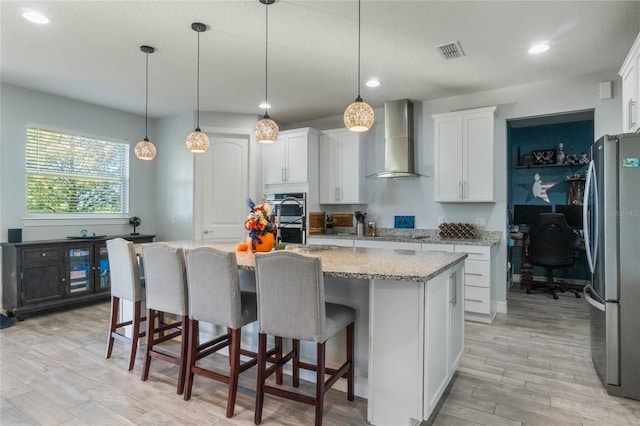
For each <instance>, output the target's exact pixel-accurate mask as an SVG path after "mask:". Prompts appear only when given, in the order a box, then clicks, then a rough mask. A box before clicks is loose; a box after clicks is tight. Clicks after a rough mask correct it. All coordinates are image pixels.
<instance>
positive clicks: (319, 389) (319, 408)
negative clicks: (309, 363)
mask: <svg viewBox="0 0 640 426" xmlns="http://www.w3.org/2000/svg"><path fill="white" fill-rule="evenodd" d="M317 353H318V354H317V359H318V364H317V366H316V373H317V374H316V422H315V424H316V426H321V425H322V412H323V411H324V391H325V390H324V375H325V374H324V369H325V356H324V355H325V350H324V343H318V345H317Z"/></svg>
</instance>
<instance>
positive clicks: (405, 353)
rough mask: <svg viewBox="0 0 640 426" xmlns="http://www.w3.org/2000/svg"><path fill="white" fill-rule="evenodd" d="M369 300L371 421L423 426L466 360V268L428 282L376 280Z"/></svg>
mask: <svg viewBox="0 0 640 426" xmlns="http://www.w3.org/2000/svg"><path fill="white" fill-rule="evenodd" d="M369 295H370V296H369V297H370V300H369V315H371V318H370V330H369V331H370V333H375V335H376V339H375V340H373V341H370V345H371V346H370V353H371V357H370V359H369V392H370V394H369V413H368V418H369V421H370V422H371V424H375V425H401V424H419V423H420V422H421V421H424V420H426V419H428V418H429V416H430V415H431V414H432V413H433V410H434V409H435V407H436V405H437V403H438V401H439V400H440V398H441V396H442V395H443V393H444V391H445V390H446V388H447V386H448V384H449V383H450V382H451V379H452V378H453V374H454V373H455V371H456V369H457V368H458V366H459V364H460V360H461V359H462V354H463V350H464V308H463V306H464V304H463V297H464V264H463V263H462V262H460V263H458V264H457V265H454V266H452V267H451V268H449V269H448V270H445V271H443V272H442V273H440V274H439V275H437V276H435V277H433V278H432V279H430V280H429V281H428V282H426V283H424V282H411V281H387V280H372V282H371V283H370V291H369ZM416 336H419V337H418V338H416Z"/></svg>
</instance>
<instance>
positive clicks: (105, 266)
mask: <svg viewBox="0 0 640 426" xmlns="http://www.w3.org/2000/svg"><path fill="white" fill-rule="evenodd" d="M118 237H119V238H124V239H127V240H130V241H133V242H136V243H148V242H152V241H153V238H154V237H155V236H154V235H114V236H105V237H101V238H77V239H65V240H43V241H25V242H21V243H2V304H3V307H4V309H5V310H6V311H7V312H8V313H9V314H10V315H13V316H15V317H16V318H18V319H23V318H24V317H25V316H26V315H28V314H30V313H35V312H38V311H43V310H47V309H53V308H60V307H65V306H71V305H78V304H83V303H88V302H92V301H96V300H108V299H109V295H110V292H109V290H110V287H109V258H108V256H107V243H106V241H107V240H108V239H111V238H118Z"/></svg>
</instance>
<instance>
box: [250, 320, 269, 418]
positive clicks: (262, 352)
mask: <svg viewBox="0 0 640 426" xmlns="http://www.w3.org/2000/svg"><path fill="white" fill-rule="evenodd" d="M266 364H267V335H266V334H262V333H258V380H257V383H256V412H255V415H254V418H253V422H254V423H255V424H257V425H259V424H260V422H261V421H262V405H263V403H264V381H265V377H264V373H265V370H266V366H267V365H266Z"/></svg>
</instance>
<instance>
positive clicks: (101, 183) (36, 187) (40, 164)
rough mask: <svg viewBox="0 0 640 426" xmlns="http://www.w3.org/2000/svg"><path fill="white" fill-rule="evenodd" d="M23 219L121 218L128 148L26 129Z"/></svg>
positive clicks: (124, 212) (126, 205)
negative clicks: (42, 216) (43, 216)
mask: <svg viewBox="0 0 640 426" xmlns="http://www.w3.org/2000/svg"><path fill="white" fill-rule="evenodd" d="M26 137H27V146H26V175H27V213H28V214H47V215H51V214H53V215H58V214H60V215H65V216H69V215H83V216H87V215H94V214H98V215H118V214H120V215H127V214H128V213H129V144H128V143H126V142H117V141H110V140H103V139H96V138H92V137H86V136H81V135H75V134H70V133H61V132H58V131H54V130H46V129H42V128H38V127H27V135H26Z"/></svg>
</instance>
